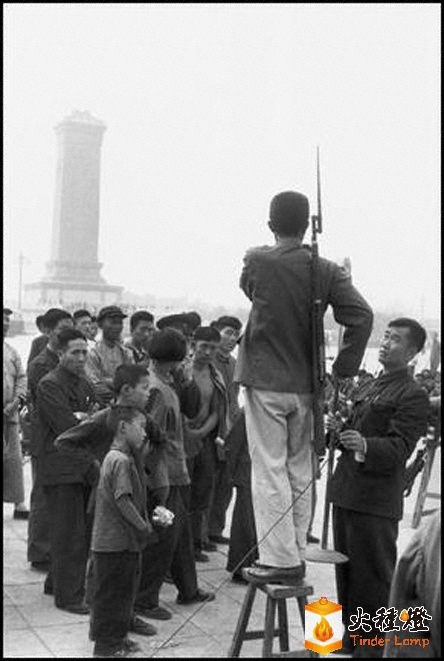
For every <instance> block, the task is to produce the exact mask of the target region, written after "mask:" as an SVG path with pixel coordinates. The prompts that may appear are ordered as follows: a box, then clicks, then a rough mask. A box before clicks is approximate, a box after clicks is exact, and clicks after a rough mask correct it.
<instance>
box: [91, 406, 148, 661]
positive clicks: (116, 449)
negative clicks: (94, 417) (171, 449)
mask: <svg viewBox="0 0 444 661" xmlns="http://www.w3.org/2000/svg"><path fill="white" fill-rule="evenodd" d="M145 420H146V418H145V415H144V413H142V411H140V409H138V408H135V407H133V408H131V407H124V406H116V407H114V408H113V409H112V410H111V411H110V412H109V416H108V427H109V429H110V431H111V433H112V434H113V441H112V444H111V448H110V450H109V452H108V453H107V454H106V456H105V458H104V460H103V464H102V466H101V469H100V480H99V485H98V487H97V500H96V510H95V517H94V527H93V533H92V544H91V548H92V551H93V596H92V613H91V626H90V637H91V638H92V640H94V641H95V646H94V656H95V657H122V656H127V654H128V653H130V652H136V651H140V647H139V645H137V643H135V642H134V641H131V640H130V639H128V637H127V634H128V632H129V630H130V625H131V619H132V614H133V606H134V599H135V596H136V591H137V585H138V581H139V577H140V557H141V550H142V549H143V547H144V546H145V544H146V543H147V542H148V539H149V536H150V533H152V527H151V524H150V523H149V521H148V518H147V513H146V485H145V476H144V471H143V468H142V462H141V453H142V449H143V446H144V439H145V438H146V431H145Z"/></svg>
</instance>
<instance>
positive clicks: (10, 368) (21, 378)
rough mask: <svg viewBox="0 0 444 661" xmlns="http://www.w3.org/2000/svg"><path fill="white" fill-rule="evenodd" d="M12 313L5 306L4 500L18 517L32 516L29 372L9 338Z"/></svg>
mask: <svg viewBox="0 0 444 661" xmlns="http://www.w3.org/2000/svg"><path fill="white" fill-rule="evenodd" d="M11 315H12V310H10V309H9V308H3V502H4V503H14V514H13V517H14V519H28V517H29V511H28V508H27V507H26V505H25V502H24V500H25V488H24V482H23V457H22V448H21V445H20V435H19V417H18V410H19V408H20V406H21V405H23V404H24V403H25V401H26V374H25V371H24V369H23V367H22V361H21V360H20V356H19V354H18V351H17V350H16V349H14V347H12V346H11V345H10V344H9V343H8V342H6V340H5V337H6V336H7V334H8V330H9V324H10V317H11Z"/></svg>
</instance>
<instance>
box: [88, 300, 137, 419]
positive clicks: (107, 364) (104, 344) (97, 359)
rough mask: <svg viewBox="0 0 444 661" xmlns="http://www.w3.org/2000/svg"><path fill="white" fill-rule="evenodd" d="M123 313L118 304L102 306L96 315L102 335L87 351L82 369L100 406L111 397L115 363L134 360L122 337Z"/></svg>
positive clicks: (132, 361)
mask: <svg viewBox="0 0 444 661" xmlns="http://www.w3.org/2000/svg"><path fill="white" fill-rule="evenodd" d="M126 317H127V315H126V314H125V313H124V312H122V310H121V309H120V308H119V307H117V305H108V306H107V307H104V308H102V309H101V310H100V312H99V314H98V316H97V321H98V324H99V327H100V328H101V330H102V338H101V339H100V340H98V341H97V342H96V344H95V346H94V347H93V348H92V349H91V350H90V351H89V353H88V358H87V361H86V367H85V370H86V375H87V376H88V378H89V379H90V380H91V382H92V384H93V386H94V391H95V393H96V399H97V401H98V402H99V404H100V406H101V407H102V408H105V407H106V406H108V404H109V402H110V401H111V399H112V398H113V395H114V392H113V378H114V374H115V371H116V369H117V367H118V366H119V365H125V364H130V363H134V358H133V355H132V353H131V351H130V350H129V349H127V348H126V347H124V346H123V344H122V341H121V336H122V330H123V320H124V319H125V318H126Z"/></svg>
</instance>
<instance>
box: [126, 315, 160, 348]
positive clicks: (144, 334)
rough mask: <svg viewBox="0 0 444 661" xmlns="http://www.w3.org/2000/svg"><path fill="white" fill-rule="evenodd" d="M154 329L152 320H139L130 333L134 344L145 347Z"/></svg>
mask: <svg viewBox="0 0 444 661" xmlns="http://www.w3.org/2000/svg"><path fill="white" fill-rule="evenodd" d="M154 330H155V328H154V323H153V322H152V321H139V323H138V324H137V326H136V327H135V329H134V330H133V331H132V333H131V335H132V337H133V342H134V344H135V345H136V346H141V347H144V348H146V347H147V345H148V342H149V341H150V339H151V338H152V336H153V333H154Z"/></svg>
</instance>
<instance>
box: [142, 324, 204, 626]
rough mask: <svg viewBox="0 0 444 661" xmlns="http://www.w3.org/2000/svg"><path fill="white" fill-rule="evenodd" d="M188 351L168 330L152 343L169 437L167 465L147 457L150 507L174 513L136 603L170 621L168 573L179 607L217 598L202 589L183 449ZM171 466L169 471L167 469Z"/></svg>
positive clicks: (160, 412)
mask: <svg viewBox="0 0 444 661" xmlns="http://www.w3.org/2000/svg"><path fill="white" fill-rule="evenodd" d="M186 352H187V342H186V339H185V337H184V335H183V334H182V333H180V332H179V331H177V330H175V329H173V328H165V329H164V330H162V331H158V332H157V333H155V334H154V336H153V338H152V340H151V342H150V344H149V353H150V356H151V366H150V373H151V377H150V397H149V402H148V410H149V412H150V414H151V415H152V416H153V419H154V420H155V422H157V423H158V424H159V425H160V427H161V429H162V431H163V432H164V433H165V435H166V437H167V440H166V444H165V445H164V454H163V461H160V462H157V465H153V461H152V457H150V456H149V455H147V464H148V467H149V468H150V474H149V479H148V483H149V487H150V490H149V492H148V496H149V500H150V501H151V502H149V503H148V509H149V511H150V510H152V509H153V507H154V506H155V505H156V504H158V503H161V504H165V505H166V507H167V508H168V510H171V511H173V512H174V522H173V525H172V526H171V528H166V529H165V530H161V531H159V533H158V540H157V541H156V542H155V543H154V544H152V545H150V546H148V547H147V548H146V549H145V551H144V552H143V555H142V577H141V581H140V587H139V593H138V595H137V600H136V610H137V611H139V612H141V613H142V614H143V615H145V616H146V617H151V618H154V619H160V620H166V619H170V618H171V613H170V612H169V611H168V610H167V609H165V608H162V607H161V606H159V592H160V588H161V586H162V583H163V581H164V580H165V576H166V574H167V571H168V569H169V568H170V571H171V577H172V580H173V582H174V583H175V585H176V587H177V589H178V591H179V594H178V596H177V603H179V604H190V603H196V602H201V601H211V600H213V599H214V594H213V593H210V592H204V591H203V590H201V589H199V588H198V585H197V575H196V565H195V560H194V550H193V541H192V534H191V525H190V519H189V516H188V502H189V490H190V487H189V485H190V478H189V475H188V470H187V465H186V457H185V451H184V445H183V426H182V415H181V411H180V402H179V397H178V395H177V392H176V389H175V376H174V374H175V371H176V370H177V368H178V367H179V366H180V365H181V363H182V361H183V359H184V358H185V356H186ZM165 468H166V471H165V470H164V469H165Z"/></svg>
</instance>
